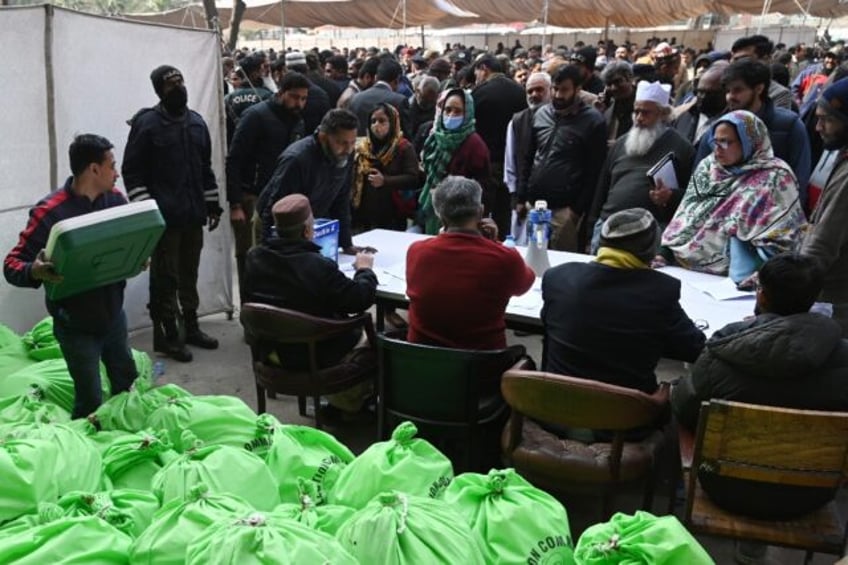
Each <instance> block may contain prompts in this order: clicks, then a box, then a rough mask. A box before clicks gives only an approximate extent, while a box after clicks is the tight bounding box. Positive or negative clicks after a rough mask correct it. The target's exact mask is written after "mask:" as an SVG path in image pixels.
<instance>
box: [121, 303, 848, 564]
mask: <svg viewBox="0 0 848 565" xmlns="http://www.w3.org/2000/svg"><path fill="white" fill-rule="evenodd" d="M201 326H202V328H203V329H204V330H205V331H206V332H208V333H209V334H211V335H213V336H215V337H216V338H218V340H219V341H220V343H221V347H220V348H219V349H218V350H216V351H203V350H198V349H194V355H195V359H194V361H193V362H192V363H187V364H182V363H177V362H176V361H172V360H168V359H164V361H165V364H166V366H165V374H164V376H163V377H162V380H163V381H165V382H172V383H176V384H179V385H181V386H183V387H185V388H186V389H188V390H190V391H191V392H193V393H195V394H229V395H234V396H238V397H239V398H241V399H242V400H244V401H245V402H246V403H247V404H248V405H250V406H252V407H254V408H255V407H256V389H255V386H254V382H253V374H252V371H251V368H250V351H249V349H248V347H247V345H245V343H244V341H243V338H242V330H241V326H240V325H239V323H238V312H236V317H235V319H233V320H227V318H226V316H225V315H223V314H219V315H215V316H209V317H206V318H204V319H202V320H201ZM509 340H510V342H511V343H522V344H524V345H525V346H526V347H527V349H528V352H529V353H530V355H531V356H532V357H533V358H534V359H535V360H536V361H537V362H538V360H539V358H540V354H541V338H539V337H538V336H531V337H524V338H516V337H515V336H514V335H512V333H511V332H510V333H509ZM131 343H132V346H133V347H135V348H137V349H140V350H143V351H147V352H152V349H153V348H152V335H151V332H150V331H149V330H140V331H138V332H135V333H133V334H132V336H131ZM684 371H685V368H684V366H683V365H682V364H681V363H673V362H669V363H664V364H663V365H662V366H661V367H660V370H659V376H660V379H662V380H668V379H671V378H675V377H677V376H679V375H681V374H682V373H683V372H684ZM268 412H270V413H272V414H274V415H275V416H277V417H278V418H279V419H280V420H281V421H283V422H287V423H295V424H305V425H310V424H311V423H312V420H311V419H304V418H301V417H300V416H299V415H298V413H297V403H296V402H295V401H294V399H292V398H286V397H279V398H278V399H277V400H268ZM328 431H330V432H331V433H333V434H334V435H335V436H336V437H337V438H338V439H339V440H340V441H342V442H343V443H345V444H346V445H347V446H348V447H350V449H352V450H353V451H354V452H355V453H359V452H361V451H362V450H364V449H365V448H366V447H367V446H368V445H370V444H371V443H372V442H374V441H375V439H376V421H373V420H366V421H363V422H359V423H356V424H346V425H345V426H344V427H340V428H338V429H328ZM661 490H664V489H661ZM663 494H664V493H663V492H658V493H657V497H656V499H655V502H654V511H655V512H657V513H661V512H662V511H663V510H662V509H664V508H666V505H667V500H668V499H667V497H665V496H663ZM843 494H845V493H844V492H843ZM564 504H565V506H566V508H567V510H568V513H569V517H570V520H571V526H572V534H573V535H574V537H575V539H576V538H577V537H578V536H579V534H580V532H581V531H582V530H583V529H585V527H587V526H588V525H590V524H593V523H596V522H597V521H598V512H599V511H600V505H599V503H598V501H597V500H592V499H578V498H574V499H569V500H566V501H564ZM638 504H639V496H638V495H635V494H634V495H626V496H621V497H619V499H618V503H617V507H618V508H619V509H620V510H622V511H625V512H633V511H634V510H636V509H637V506H638ZM841 507H842V509H843V510H846V509H848V497H845V496H843V497H842V500H841ZM681 512H682V506H681V505H679V504H678V506H677V507H676V514H677V515H678V516H680V515H681ZM846 514H848V512H843V515H846ZM698 539H699V540H700V541H701V543H703V544H704V546H705V547H706V548H707V551H708V552H709V553H710V555H711V556H712V557H713V558H714V559H715V561H716V563H718V564H719V565H724V564H732V563H733V562H734V561H733V543H732V542H730V541H727V540H720V539H714V538H708V537H699V538H698ZM834 561H835V559H833V558H831V557H829V556H825V555H821V554H819V555H816V558H815V559H814V561H813V563H814V564H815V565H824V564H831V563H833V562H834ZM766 563H767V564H768V565H778V564H800V563H803V552H799V551H789V550H784V549H779V548H774V547H772V548H769V551H768V556H767V561H766ZM681 565H685V564H681Z"/></svg>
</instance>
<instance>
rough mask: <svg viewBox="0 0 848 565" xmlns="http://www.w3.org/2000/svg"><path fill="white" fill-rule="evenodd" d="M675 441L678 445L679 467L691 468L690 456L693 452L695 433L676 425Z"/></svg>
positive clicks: (685, 469) (686, 469)
mask: <svg viewBox="0 0 848 565" xmlns="http://www.w3.org/2000/svg"><path fill="white" fill-rule="evenodd" d="M677 441H678V444H679V446H680V467H681V469H683V470H684V471H688V470H690V469H691V468H692V457H693V456H694V454H695V434H693V433H692V432H691V431H689V430H687V429H686V428H684V427H683V426H678V427H677Z"/></svg>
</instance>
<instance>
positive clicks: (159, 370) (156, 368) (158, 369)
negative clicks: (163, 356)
mask: <svg viewBox="0 0 848 565" xmlns="http://www.w3.org/2000/svg"><path fill="white" fill-rule="evenodd" d="M164 374H165V362H164V361H156V362H155V363H154V364H153V382H154V383H155V382H156V381H158V380H159V377H161V376H162V375H164Z"/></svg>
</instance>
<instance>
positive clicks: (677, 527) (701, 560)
mask: <svg viewBox="0 0 848 565" xmlns="http://www.w3.org/2000/svg"><path fill="white" fill-rule="evenodd" d="M574 558H575V560H576V561H577V563H580V564H581V565H619V564H620V565H640V564H645V565H648V564H650V565H664V564H668V565H677V564H678V563H685V564H686V565H702V564H703V565H713V564H714V563H715V562H714V561H713V560H712V558H711V557H710V556H709V554H707V552H706V550H704V548H703V547H701V544H699V543H698V541H697V540H696V539H695V538H694V537H693V536H692V534H690V533H689V531H688V530H687V529H686V528H685V527H684V526H683V524H681V523H680V521H679V520H678V519H677V518H675V517H674V516H670V515H669V516H660V517H657V516H654V515H653V514H651V513H649V512H644V511H642V510H638V511H636V514H634V515H633V516H631V515H629V514H623V513H621V512H618V513H616V514H615V515H613V517H612V518H610V521H609V522H606V523H603V524H595V525H594V526H591V527H589V528H588V529H587V530H586V531H584V532H583V535H582V536H580V539H579V540H578V541H577V547H576V548H575V549H574Z"/></svg>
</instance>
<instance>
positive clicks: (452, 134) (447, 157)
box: [418, 88, 492, 235]
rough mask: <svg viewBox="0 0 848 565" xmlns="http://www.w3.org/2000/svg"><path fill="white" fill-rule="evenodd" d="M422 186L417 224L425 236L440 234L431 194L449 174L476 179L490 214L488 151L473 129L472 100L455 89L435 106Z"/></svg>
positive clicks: (424, 159)
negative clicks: (421, 226)
mask: <svg viewBox="0 0 848 565" xmlns="http://www.w3.org/2000/svg"><path fill="white" fill-rule="evenodd" d="M422 161H423V164H424V174H425V175H426V178H425V181H424V187H423V189H422V190H421V196H420V197H419V199H418V202H419V215H418V217H419V222H420V223H421V224H422V225H423V227H424V233H427V234H431V235H432V234H435V233H438V231H439V219H438V217H437V216H436V213H435V211H434V210H433V201H432V194H431V191H432V190H434V189H435V187H436V186H437V185H438V184H439V183H440V182H441V181H442V180H443V179H444V178H445V177H447V176H448V175H454V176H462V177H466V178H469V179H473V180H476V181H477V182H479V183H480V184H481V185H482V186H483V206H484V208H485V210H484V217H485V216H486V215H488V214H489V213H490V211H491V197H492V190H491V178H492V164H491V162H490V161H489V148H488V147H486V143H485V142H484V141H483V138H481V137H480V136H479V135H478V134H477V132H476V131H475V130H474V99H473V98H471V94H469V93H467V92H466V91H464V90H462V89H461V88H456V89H453V90H449V91H447V93H445V94H444V95H443V97H442V100H440V101H439V104H438V105H437V107H436V119H435V122H434V130H433V133H431V134H430V136H429V137H428V138H427V141H426V143H425V144H424V152H423V159H422Z"/></svg>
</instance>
